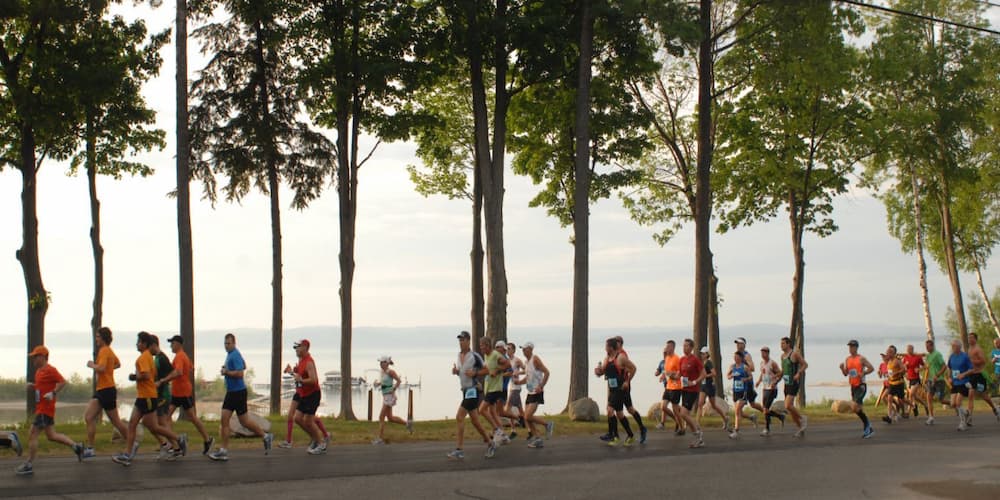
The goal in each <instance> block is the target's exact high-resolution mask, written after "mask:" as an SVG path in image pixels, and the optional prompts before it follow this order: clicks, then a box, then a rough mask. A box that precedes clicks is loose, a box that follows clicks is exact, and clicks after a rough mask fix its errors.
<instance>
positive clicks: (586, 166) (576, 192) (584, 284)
mask: <svg viewBox="0 0 1000 500" xmlns="http://www.w3.org/2000/svg"><path fill="white" fill-rule="evenodd" d="M593 45H594V18H593V14H592V12H591V6H590V0H581V1H580V59H579V61H578V63H577V66H578V67H577V71H578V73H577V74H578V76H577V87H576V123H575V126H574V131H575V137H574V142H575V147H576V150H575V151H574V159H575V160H576V165H575V169H574V180H575V182H574V184H573V340H572V345H571V348H570V353H571V354H570V379H569V402H573V401H576V400H577V399H580V398H585V397H587V391H588V383H589V377H587V365H588V364H589V363H590V361H589V360H588V357H587V338H588V336H589V335H588V334H589V328H590V324H589V307H588V306H589V303H588V297H589V293H590V288H589V287H590V79H591V68H590V65H591V61H592V60H593V52H594V48H593Z"/></svg>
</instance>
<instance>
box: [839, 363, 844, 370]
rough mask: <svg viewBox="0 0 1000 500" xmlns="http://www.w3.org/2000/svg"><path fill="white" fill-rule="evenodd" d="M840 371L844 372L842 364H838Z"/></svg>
mask: <svg viewBox="0 0 1000 500" xmlns="http://www.w3.org/2000/svg"><path fill="white" fill-rule="evenodd" d="M840 371H844V363H841V364H840Z"/></svg>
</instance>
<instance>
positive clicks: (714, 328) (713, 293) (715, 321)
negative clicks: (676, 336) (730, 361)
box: [708, 272, 725, 395]
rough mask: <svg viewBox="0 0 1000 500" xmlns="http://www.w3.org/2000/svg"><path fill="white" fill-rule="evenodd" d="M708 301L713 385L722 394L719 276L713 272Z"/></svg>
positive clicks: (709, 348) (709, 344) (723, 392)
mask: <svg viewBox="0 0 1000 500" xmlns="http://www.w3.org/2000/svg"><path fill="white" fill-rule="evenodd" d="M708 303H709V305H710V306H711V307H712V311H711V313H710V314H709V315H708V346H709V347H708V350H709V356H711V357H712V364H713V365H715V387H717V388H718V389H717V390H716V392H717V394H719V395H724V394H725V391H723V390H722V388H723V387H724V386H723V385H722V382H723V380H724V377H723V372H724V370H722V366H723V364H722V346H721V345H720V344H719V278H718V276H716V275H715V273H714V272H713V273H712V279H711V280H710V281H709V289H708Z"/></svg>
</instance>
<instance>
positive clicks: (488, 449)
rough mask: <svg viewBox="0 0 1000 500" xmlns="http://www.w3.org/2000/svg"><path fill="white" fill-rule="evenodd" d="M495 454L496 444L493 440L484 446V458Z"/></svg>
mask: <svg viewBox="0 0 1000 500" xmlns="http://www.w3.org/2000/svg"><path fill="white" fill-rule="evenodd" d="M495 456H497V445H496V443H494V442H493V441H490V445H489V446H487V447H486V458H493V457H495Z"/></svg>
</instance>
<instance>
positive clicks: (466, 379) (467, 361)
mask: <svg viewBox="0 0 1000 500" xmlns="http://www.w3.org/2000/svg"><path fill="white" fill-rule="evenodd" d="M471 343H472V340H470V336H469V332H462V333H460V334H458V347H459V351H458V363H455V364H454V365H452V367H451V373H452V375H458V383H459V388H460V389H461V391H462V402H461V403H460V404H459V405H458V412H457V413H456V414H455V421H456V423H457V425H458V432H457V438H456V443H455V450H454V451H452V452H451V453H448V458H449V459H451V460H462V459H464V458H465V451H464V450H463V448H462V446H463V445H464V444H465V417H466V416H468V417H469V420H471V421H472V426H473V427H475V428H476V431H478V432H479V435H480V436H482V438H483V442H485V443H486V458H493V457H494V456H495V455H496V452H497V448H496V443H494V442H493V440H492V439H490V438H489V436H488V435H487V434H486V430H484V429H483V425H482V424H480V423H479V410H478V408H479V400H480V399H481V398H482V395H481V391H480V389H479V387H478V383H477V381H476V379H477V378H479V377H481V376H483V375H485V374H486V372H487V369H486V363H485V362H484V361H483V358H482V356H480V355H479V353H477V352H474V351H472V349H471V346H470V344H471Z"/></svg>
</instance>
